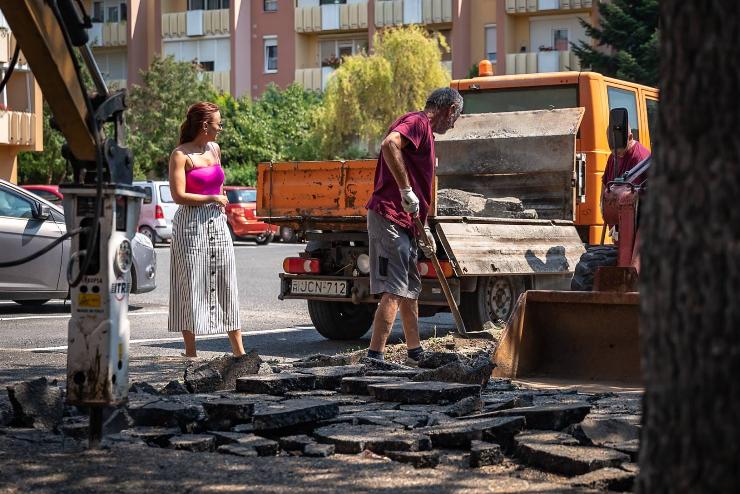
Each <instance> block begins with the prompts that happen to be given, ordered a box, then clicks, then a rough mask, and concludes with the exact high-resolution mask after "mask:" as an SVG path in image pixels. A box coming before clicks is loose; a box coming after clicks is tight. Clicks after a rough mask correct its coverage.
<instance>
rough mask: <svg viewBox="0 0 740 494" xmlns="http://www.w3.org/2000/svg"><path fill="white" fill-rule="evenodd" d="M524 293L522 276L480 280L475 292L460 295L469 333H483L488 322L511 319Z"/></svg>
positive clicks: (461, 311)
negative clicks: (518, 300)
mask: <svg viewBox="0 0 740 494" xmlns="http://www.w3.org/2000/svg"><path fill="white" fill-rule="evenodd" d="M523 292H524V279H523V278H522V277H520V276H488V277H481V278H479V279H478V287H477V289H476V290H475V291H474V292H462V293H461V294H460V315H462V318H463V322H465V327H466V329H467V330H468V331H481V330H482V329H483V327H484V325H485V324H486V323H487V322H494V323H495V322H497V321H506V320H508V319H509V316H510V315H511V313H512V311H513V310H514V305H515V304H516V301H517V299H518V298H519V295H521V294H522V293H523Z"/></svg>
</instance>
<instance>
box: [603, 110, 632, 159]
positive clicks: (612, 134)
mask: <svg viewBox="0 0 740 494" xmlns="http://www.w3.org/2000/svg"><path fill="white" fill-rule="evenodd" d="M629 130H630V127H629V115H628V114H627V109H626V108H612V110H611V111H610V112H609V129H608V130H607V132H606V136H607V139H608V141H609V149H611V150H612V151H614V150H615V149H624V148H626V147H627V139H628V136H629Z"/></svg>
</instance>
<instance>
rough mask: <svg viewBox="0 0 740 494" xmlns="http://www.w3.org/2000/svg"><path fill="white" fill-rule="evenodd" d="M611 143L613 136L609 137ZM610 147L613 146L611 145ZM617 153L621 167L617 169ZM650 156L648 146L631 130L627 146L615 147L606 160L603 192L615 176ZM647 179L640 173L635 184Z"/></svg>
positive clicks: (602, 178)
mask: <svg viewBox="0 0 740 494" xmlns="http://www.w3.org/2000/svg"><path fill="white" fill-rule="evenodd" d="M609 141H610V144H611V137H610V138H609ZM609 147H612V146H611V145H610V146H609ZM615 154H616V155H617V163H618V165H619V169H618V170H617V169H615V167H614V155H615ZM649 156H650V151H649V150H648V148H646V147H645V146H643V145H642V144H640V142H639V141H636V140H635V138H634V136H633V135H632V131H630V132H629V134H628V135H627V147H624V148H620V149H615V150H614V152H613V153H612V154H610V155H609V159H608V160H607V161H606V168H605V169H604V175H602V177H601V184H602V186H603V187H602V189H601V193H602V195H603V193H604V190H606V184H608V183H609V182H611V181H612V180H614V179H615V178H619V177H621V176H622V175H624V174H625V173H627V172H628V171H630V170H631V169H633V168H634V167H635V165H637V164H638V163H640V162H641V161H642V160H644V159H645V158H648V157H649ZM644 181H645V175H644V174H643V175H640V176H639V177H636V179H635V181H634V183H635V184H641V183H642V182H644Z"/></svg>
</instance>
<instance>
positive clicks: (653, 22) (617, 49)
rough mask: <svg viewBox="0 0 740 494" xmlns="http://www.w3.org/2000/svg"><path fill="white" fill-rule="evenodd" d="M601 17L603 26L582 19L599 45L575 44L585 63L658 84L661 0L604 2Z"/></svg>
mask: <svg viewBox="0 0 740 494" xmlns="http://www.w3.org/2000/svg"><path fill="white" fill-rule="evenodd" d="M599 17H600V20H599V24H600V25H599V26H594V25H591V24H589V23H588V22H586V21H584V20H581V21H580V23H581V25H582V26H583V27H584V28H585V29H586V34H587V35H588V36H589V37H590V38H592V39H593V40H595V41H596V43H597V45H598V46H597V47H592V46H591V45H590V43H588V42H586V41H579V42H578V43H577V44H576V43H572V44H571V45H572V49H573V52H575V54H576V56H577V57H578V59H579V60H580V61H581V66H582V67H590V68H591V69H592V70H594V71H596V72H600V73H602V74H604V75H608V76H611V77H617V78H619V79H625V80H628V81H634V82H639V83H642V84H647V85H650V86H655V85H656V84H657V83H658V0H613V1H612V2H601V3H600V4H599ZM604 48H606V49H607V50H604Z"/></svg>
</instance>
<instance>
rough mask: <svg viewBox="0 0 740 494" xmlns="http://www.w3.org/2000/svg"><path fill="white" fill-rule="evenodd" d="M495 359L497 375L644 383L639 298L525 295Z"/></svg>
mask: <svg viewBox="0 0 740 494" xmlns="http://www.w3.org/2000/svg"><path fill="white" fill-rule="evenodd" d="M494 360H495V362H496V368H495V369H494V371H493V375H494V376H496V377H508V378H517V379H535V380H536V379H538V378H539V379H545V380H565V381H577V382H579V383H620V384H628V385H640V384H641V381H642V377H641V370H640V339H639V294H638V293H635V292H631V293H617V292H561V291H529V292H526V293H524V294H522V295H521V297H520V298H519V300H518V301H517V305H516V307H515V309H514V313H513V314H512V317H511V319H510V320H509V322H508V323H507V325H506V330H505V331H504V334H503V337H502V339H501V342H500V344H499V346H498V348H497V349H496V354H495V356H494Z"/></svg>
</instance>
